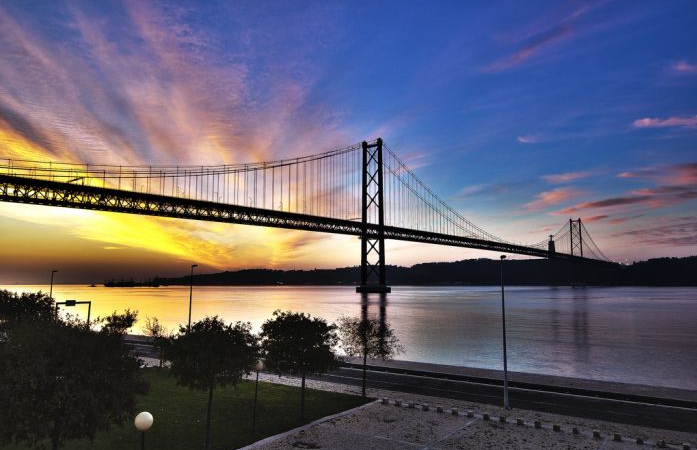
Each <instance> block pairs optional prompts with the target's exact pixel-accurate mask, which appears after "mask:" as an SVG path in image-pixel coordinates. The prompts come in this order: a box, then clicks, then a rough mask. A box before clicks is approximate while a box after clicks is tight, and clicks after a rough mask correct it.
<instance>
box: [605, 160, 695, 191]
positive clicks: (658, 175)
mask: <svg viewBox="0 0 697 450" xmlns="http://www.w3.org/2000/svg"><path fill="white" fill-rule="evenodd" d="M617 176H618V177H619V178H634V179H638V180H651V181H655V182H657V183H661V184H667V185H678V186H683V187H688V186H692V187H694V186H697V162H694V163H693V162H690V163H682V164H672V165H657V166H653V167H645V168H642V169H638V170H633V171H628V172H621V173H619V174H618V175H617Z"/></svg>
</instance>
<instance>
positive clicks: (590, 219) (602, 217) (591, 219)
mask: <svg viewBox="0 0 697 450" xmlns="http://www.w3.org/2000/svg"><path fill="white" fill-rule="evenodd" d="M608 217H610V216H608V215H607V214H598V215H597V216H590V217H584V218H583V221H584V222H586V223H592V222H600V221H601V220H605V219H607V218H608Z"/></svg>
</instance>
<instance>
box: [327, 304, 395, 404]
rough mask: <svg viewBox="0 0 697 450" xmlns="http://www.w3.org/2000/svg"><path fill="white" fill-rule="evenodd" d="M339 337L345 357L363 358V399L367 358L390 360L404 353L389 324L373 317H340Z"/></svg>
mask: <svg viewBox="0 0 697 450" xmlns="http://www.w3.org/2000/svg"><path fill="white" fill-rule="evenodd" d="M339 336H340V338H341V347H342V348H343V349H344V352H345V353H346V355H347V356H352V357H362V358H363V397H365V384H366V378H367V376H366V372H367V371H366V368H367V362H368V358H380V359H382V360H383V361H386V360H390V359H392V358H393V357H394V356H395V355H397V354H399V353H402V352H403V351H404V349H403V347H402V346H401V345H399V339H397V336H395V335H394V331H392V327H390V324H389V323H387V322H384V321H381V320H378V319H377V318H375V317H374V316H366V317H363V318H361V317H346V316H343V317H340V318H339Z"/></svg>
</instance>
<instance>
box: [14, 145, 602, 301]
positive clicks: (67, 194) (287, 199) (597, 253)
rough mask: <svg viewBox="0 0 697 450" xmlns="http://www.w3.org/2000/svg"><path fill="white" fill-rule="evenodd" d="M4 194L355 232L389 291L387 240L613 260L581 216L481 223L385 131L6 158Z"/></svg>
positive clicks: (373, 277)
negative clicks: (265, 149) (105, 160)
mask: <svg viewBox="0 0 697 450" xmlns="http://www.w3.org/2000/svg"><path fill="white" fill-rule="evenodd" d="M0 201H7V202H16V203H29V204H36V205H47V206H60V207H68V208H81V209H91V210H100V211H112V212H121V213H131V214H141V215H151V216H163V217H175V218H183V219H194V220H207V221H215V222H227V223H239V224H245V225H256V226H266V227H276V228H288V229H296V230H307V231H315V232H324V233H336V234H344V235H352V236H357V237H359V238H360V240H361V280H360V285H359V286H358V287H357V288H356V289H357V290H358V291H359V292H389V290H390V288H389V286H388V285H387V280H386V278H385V240H386V239H394V240H401V241H411V242H423V243H429V244H439V245H447V246H456V247H466V248H473V249H481V250H491V251H497V252H504V253H514V254H520V255H527V256H534V257H541V258H563V259H571V260H578V261H584V262H592V263H607V262H610V261H609V259H608V258H607V257H606V256H605V255H604V254H603V253H602V251H601V250H600V249H599V248H598V246H597V245H596V244H595V242H594V241H593V238H592V237H591V235H590V234H589V233H588V230H587V229H586V227H585V225H584V224H583V223H582V221H581V219H580V218H579V219H577V220H573V219H569V222H567V223H564V224H563V225H562V226H561V228H560V229H559V231H558V232H557V233H555V234H553V235H550V236H549V239H545V240H542V241H540V242H536V243H531V244H520V243H513V242H509V241H506V240H504V239H501V238H499V237H497V236H494V235H493V234H491V233H489V232H487V231H485V230H483V229H482V228H480V227H478V226H476V225H475V224H473V223H472V222H470V221H469V220H467V219H466V218H465V217H463V216H462V215H461V214H460V213H458V212H457V211H456V210H455V209H453V208H452V207H450V206H449V205H448V204H447V203H446V202H444V201H443V200H442V199H440V198H439V197H438V196H437V195H436V194H435V193H434V192H433V191H432V190H431V189H429V187H428V186H427V185H426V184H424V183H423V182H422V181H421V180H420V179H419V178H418V177H417V176H416V175H415V174H414V172H413V171H412V170H410V169H409V167H408V166H407V164H405V163H404V161H402V160H401V159H400V158H399V157H398V156H397V154H396V153H395V152H393V151H392V150H390V149H389V148H388V147H387V146H386V145H385V144H384V142H383V141H382V139H377V140H375V141H371V142H365V141H364V142H362V143H360V144H356V145H353V146H350V147H347V148H342V149H338V150H332V151H328V152H324V153H320V154H315V155H310V156H304V157H299V158H291V159H282V160H277V161H267V162H258V163H250V164H232V165H216V166H116V165H99V164H74V163H58V162H41V161H26V160H13V159H4V160H0Z"/></svg>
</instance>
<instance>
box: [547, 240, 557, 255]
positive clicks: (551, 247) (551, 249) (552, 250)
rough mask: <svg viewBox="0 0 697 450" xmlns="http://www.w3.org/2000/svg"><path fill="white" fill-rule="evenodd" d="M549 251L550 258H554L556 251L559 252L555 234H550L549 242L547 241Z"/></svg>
mask: <svg viewBox="0 0 697 450" xmlns="http://www.w3.org/2000/svg"><path fill="white" fill-rule="evenodd" d="M547 251H548V252H549V256H548V258H550V259H551V258H554V256H555V253H556V252H557V251H556V249H555V248H554V235H552V234H550V235H549V242H548V243H547Z"/></svg>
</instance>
